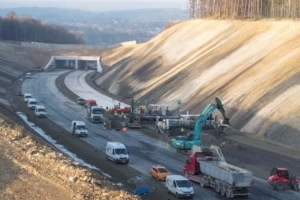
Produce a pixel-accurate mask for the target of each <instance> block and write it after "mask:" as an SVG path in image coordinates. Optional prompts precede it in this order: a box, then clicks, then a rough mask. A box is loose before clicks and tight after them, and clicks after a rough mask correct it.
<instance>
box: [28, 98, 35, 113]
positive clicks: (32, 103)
mask: <svg viewBox="0 0 300 200" xmlns="http://www.w3.org/2000/svg"><path fill="white" fill-rule="evenodd" d="M36 105H37V102H36V99H35V98H28V99H27V107H28V108H29V109H31V110H34V109H35V106H36Z"/></svg>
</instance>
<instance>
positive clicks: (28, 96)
mask: <svg viewBox="0 0 300 200" xmlns="http://www.w3.org/2000/svg"><path fill="white" fill-rule="evenodd" d="M29 98H32V95H31V94H30V93H25V94H24V101H25V102H26V103H27V100H28V99H29Z"/></svg>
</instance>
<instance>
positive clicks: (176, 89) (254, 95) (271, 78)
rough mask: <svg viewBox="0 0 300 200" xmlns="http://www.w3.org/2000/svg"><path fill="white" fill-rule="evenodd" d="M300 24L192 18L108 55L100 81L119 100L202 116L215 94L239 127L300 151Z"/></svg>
mask: <svg viewBox="0 0 300 200" xmlns="http://www.w3.org/2000/svg"><path fill="white" fill-rule="evenodd" d="M299 34H300V22H298V21H283V20H279V21H272V20H261V21H231V20H221V21H218V20H192V21H187V22H183V23H180V24H178V25H176V26H174V27H172V28H170V29H168V30H166V31H164V32H163V33H162V34H160V35H159V36H157V37H155V38H154V39H152V40H151V41H149V42H148V43H145V44H140V45H137V46H136V47H135V48H126V47H123V48H118V49H114V50H110V51H109V52H107V53H105V54H103V56H104V57H103V61H104V63H105V64H107V65H110V66H111V67H110V69H109V70H108V72H107V73H106V74H105V75H103V76H102V77H101V78H99V79H98V80H97V83H98V84H99V85H100V87H101V88H102V89H104V90H107V91H108V92H110V93H113V94H116V95H120V96H130V95H134V96H135V97H136V98H139V99H141V100H143V99H147V100H148V101H153V102H162V103H168V104H170V105H171V106H173V108H175V107H176V100H177V99H182V100H183V107H184V108H185V109H187V110H190V113H199V112H200V111H201V110H202V109H203V108H204V107H205V106H206V105H207V103H209V102H210V101H211V100H213V99H214V98H215V97H216V96H218V97H220V98H221V99H222V100H223V103H224V104H225V105H226V108H227V112H228V115H229V116H230V118H231V122H232V126H233V127H234V128H237V129H239V130H241V131H245V132H250V133H251V135H255V136H258V137H267V138H269V139H272V140H274V141H277V142H280V143H283V144H286V145H289V146H294V147H298V148H300V135H299V129H300V123H298V121H299V114H298V113H299V110H300V103H299V101H297V99H298V94H299V90H300V86H299V83H300V79H299V76H300V73H299V71H300V68H299V67H298V63H299V60H300V46H299V44H300V37H299Z"/></svg>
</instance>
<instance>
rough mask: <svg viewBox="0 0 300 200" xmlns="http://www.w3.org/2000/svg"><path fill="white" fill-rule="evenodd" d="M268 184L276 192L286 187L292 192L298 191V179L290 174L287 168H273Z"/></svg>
mask: <svg viewBox="0 0 300 200" xmlns="http://www.w3.org/2000/svg"><path fill="white" fill-rule="evenodd" d="M268 183H269V184H270V185H271V186H272V187H274V188H275V189H276V190H283V189H285V188H288V187H290V188H292V189H293V190H298V191H299V190H300V179H299V178H297V177H296V176H294V175H293V174H291V173H290V172H289V170H288V169H287V168H279V167H274V168H273V169H272V170H271V173H270V177H269V179H268Z"/></svg>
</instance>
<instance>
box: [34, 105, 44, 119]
mask: <svg viewBox="0 0 300 200" xmlns="http://www.w3.org/2000/svg"><path fill="white" fill-rule="evenodd" d="M34 113H35V116H37V117H46V113H47V112H46V108H45V106H42V105H36V106H35V110H34Z"/></svg>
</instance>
